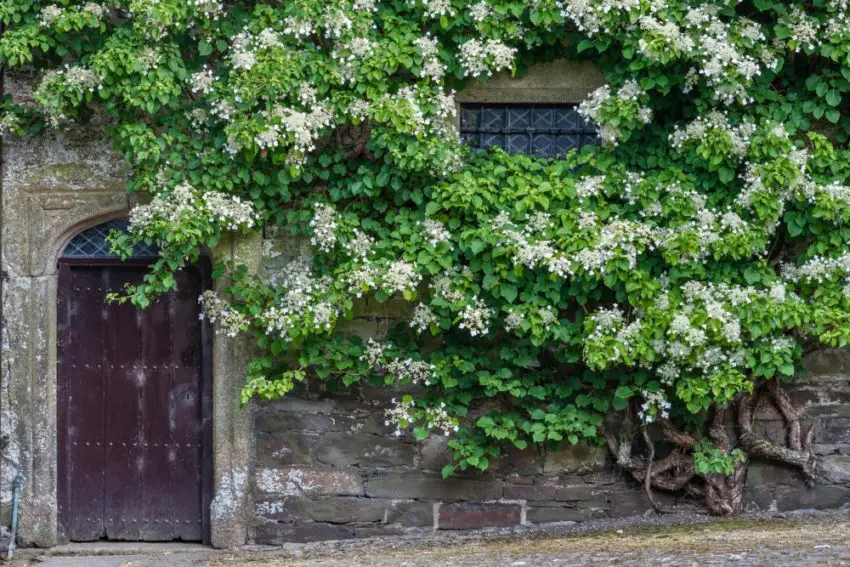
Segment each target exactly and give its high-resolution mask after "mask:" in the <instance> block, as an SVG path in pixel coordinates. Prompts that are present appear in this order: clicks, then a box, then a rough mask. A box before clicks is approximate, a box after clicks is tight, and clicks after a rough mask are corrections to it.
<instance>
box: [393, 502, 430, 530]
mask: <svg viewBox="0 0 850 567" xmlns="http://www.w3.org/2000/svg"><path fill="white" fill-rule="evenodd" d="M387 523H388V524H399V525H401V526H406V527H417V528H420V527H423V528H424V527H429V526H433V525H434V502H432V501H428V500H410V501H396V502H393V503H392V505H390V507H389V508H388V509H387Z"/></svg>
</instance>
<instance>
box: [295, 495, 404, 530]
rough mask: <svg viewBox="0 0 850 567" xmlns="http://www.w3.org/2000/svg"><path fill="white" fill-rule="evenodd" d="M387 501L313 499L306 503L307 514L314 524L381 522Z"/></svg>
mask: <svg viewBox="0 0 850 567" xmlns="http://www.w3.org/2000/svg"><path fill="white" fill-rule="evenodd" d="M388 504H389V501H387V500H380V499H374V498H346V497H330V498H315V499H311V500H308V501H307V503H306V507H307V513H308V514H309V516H310V518H312V519H313V521H315V522H328V523H331V524H347V523H351V522H382V521H384V516H385V512H386V509H387V506H388Z"/></svg>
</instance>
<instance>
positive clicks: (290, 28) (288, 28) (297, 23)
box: [283, 16, 314, 39]
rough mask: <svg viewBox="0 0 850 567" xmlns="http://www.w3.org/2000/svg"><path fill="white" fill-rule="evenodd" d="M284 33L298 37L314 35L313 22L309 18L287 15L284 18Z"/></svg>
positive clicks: (303, 37)
mask: <svg viewBox="0 0 850 567" xmlns="http://www.w3.org/2000/svg"><path fill="white" fill-rule="evenodd" d="M283 26H284V28H283V33H284V34H286V35H291V36H293V37H294V38H296V39H305V38H308V37H310V36H311V35H313V31H314V28H313V23H312V22H310V21H309V20H303V19H300V18H296V17H295V16H287V17H286V18H284V19H283Z"/></svg>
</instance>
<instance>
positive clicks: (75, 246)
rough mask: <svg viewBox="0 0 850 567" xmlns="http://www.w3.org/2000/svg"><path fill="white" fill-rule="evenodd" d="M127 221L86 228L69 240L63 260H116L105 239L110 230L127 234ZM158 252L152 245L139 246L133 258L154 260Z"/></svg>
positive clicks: (108, 222) (134, 251) (120, 220)
mask: <svg viewBox="0 0 850 567" xmlns="http://www.w3.org/2000/svg"><path fill="white" fill-rule="evenodd" d="M129 224H130V223H129V222H128V221H127V219H115V220H111V221H107V222H105V223H103V224H99V225H97V226H93V227H91V228H87V229H86V230H84V231H82V232H81V233H79V234H78V235H77V236H75V237H74V238H72V239H71V242H69V243H68V245H67V246H66V247H65V250H64V251H63V252H62V257H63V258H117V256H116V255H115V254H113V253H112V250H111V246H110V245H109V241H108V240H106V237H107V236H108V235H109V233H110V232H112V230H113V229H114V230H118V231H120V232H124V233H126V232H127V228H128V226H129ZM157 256H159V250H158V249H157V247H156V246H154V245H149V244H140V245H138V246H136V249H135V250H133V258H155V257H157Z"/></svg>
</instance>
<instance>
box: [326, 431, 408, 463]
mask: <svg viewBox="0 0 850 567" xmlns="http://www.w3.org/2000/svg"><path fill="white" fill-rule="evenodd" d="M416 453H417V448H416V446H415V445H413V444H412V443H406V442H404V441H401V440H400V439H398V438H394V437H379V436H376V435H370V434H367V433H359V434H348V433H328V434H325V435H322V436H321V439H319V440H318V445H317V447H316V460H317V461H318V462H319V463H322V464H325V465H331V466H334V467H348V466H359V467H361V468H364V467H393V466H406V467H412V466H413V464H414V457H415V456H416Z"/></svg>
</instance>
